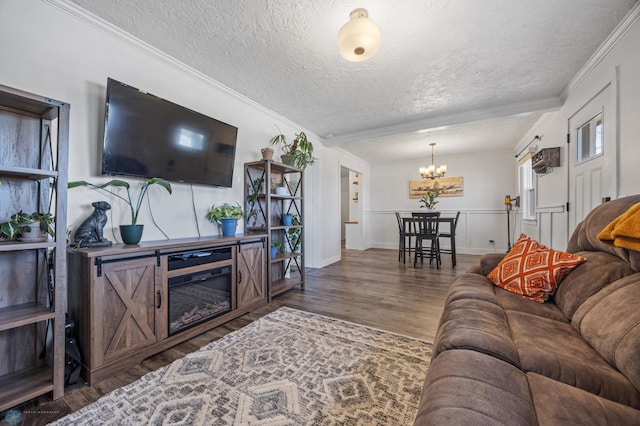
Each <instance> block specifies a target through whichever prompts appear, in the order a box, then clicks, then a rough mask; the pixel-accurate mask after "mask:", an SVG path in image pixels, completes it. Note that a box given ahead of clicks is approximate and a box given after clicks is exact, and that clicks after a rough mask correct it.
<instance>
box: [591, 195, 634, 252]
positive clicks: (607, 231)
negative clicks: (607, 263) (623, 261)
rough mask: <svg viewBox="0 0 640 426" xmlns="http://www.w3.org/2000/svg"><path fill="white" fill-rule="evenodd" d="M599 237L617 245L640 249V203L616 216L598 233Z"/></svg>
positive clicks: (603, 240)
mask: <svg viewBox="0 0 640 426" xmlns="http://www.w3.org/2000/svg"><path fill="white" fill-rule="evenodd" d="M598 239H599V240H600V241H602V242H605V243H607V244H613V245H614V246H616V247H623V248H626V249H629V250H636V251H640V203H638V204H635V205H633V206H631V207H630V208H629V210H627V211H626V212H624V213H622V214H621V215H620V216H618V217H617V218H615V219H614V220H613V221H612V222H611V223H610V224H608V225H607V226H605V227H604V229H603V230H602V231H600V233H599V234H598Z"/></svg>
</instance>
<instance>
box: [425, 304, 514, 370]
mask: <svg viewBox="0 0 640 426" xmlns="http://www.w3.org/2000/svg"><path fill="white" fill-rule="evenodd" d="M451 349H471V350H474V351H477V352H482V353H486V354H489V355H491V356H494V357H496V358H498V359H501V360H504V361H506V362H509V363H511V364H513V365H515V366H519V365H520V360H519V359H518V352H517V350H516V348H515V346H514V344H513V339H512V338H511V332H510V331H509V325H508V324H507V318H506V316H505V313H504V310H503V309H502V308H501V307H500V306H498V305H496V304H495V303H491V302H488V301H486V300H478V299H459V300H454V301H452V302H449V303H447V304H446V305H445V308H444V311H443V312H442V316H441V318H440V325H439V326H438V331H437V333H436V338H435V340H434V342H433V355H432V359H435V358H437V357H438V355H439V354H440V353H441V352H444V351H448V350H451Z"/></svg>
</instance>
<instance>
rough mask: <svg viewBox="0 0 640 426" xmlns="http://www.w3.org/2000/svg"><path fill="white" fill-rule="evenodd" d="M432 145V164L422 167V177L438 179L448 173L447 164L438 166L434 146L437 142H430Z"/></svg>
mask: <svg viewBox="0 0 640 426" xmlns="http://www.w3.org/2000/svg"><path fill="white" fill-rule="evenodd" d="M429 146H430V147H431V165H430V166H429V167H420V171H419V173H420V176H422V179H437V178H441V177H444V174H445V173H447V166H446V165H444V164H443V165H441V166H440V167H436V165H435V161H434V160H433V147H434V146H436V144H435V142H432V143H430V144H429Z"/></svg>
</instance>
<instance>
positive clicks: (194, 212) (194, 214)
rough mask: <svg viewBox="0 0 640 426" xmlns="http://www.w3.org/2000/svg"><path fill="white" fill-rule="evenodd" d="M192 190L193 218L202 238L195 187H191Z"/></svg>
mask: <svg viewBox="0 0 640 426" xmlns="http://www.w3.org/2000/svg"><path fill="white" fill-rule="evenodd" d="M189 187H190V188H191V206H192V208H193V218H194V219H195V220H196V229H197V230H198V238H200V236H201V235H200V224H199V223H198V214H197V212H196V198H195V194H194V193H193V185H189Z"/></svg>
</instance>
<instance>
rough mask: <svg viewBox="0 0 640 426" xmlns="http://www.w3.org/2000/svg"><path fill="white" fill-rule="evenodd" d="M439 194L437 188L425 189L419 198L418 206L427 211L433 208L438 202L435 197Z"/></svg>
mask: <svg viewBox="0 0 640 426" xmlns="http://www.w3.org/2000/svg"><path fill="white" fill-rule="evenodd" d="M439 196H440V192H439V191H438V190H437V189H435V190H431V191H426V192H425V193H424V194H422V197H421V198H420V207H425V208H426V209H427V211H432V210H435V208H436V204H438V203H439V201H438V200H436V198H438V197H439Z"/></svg>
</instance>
